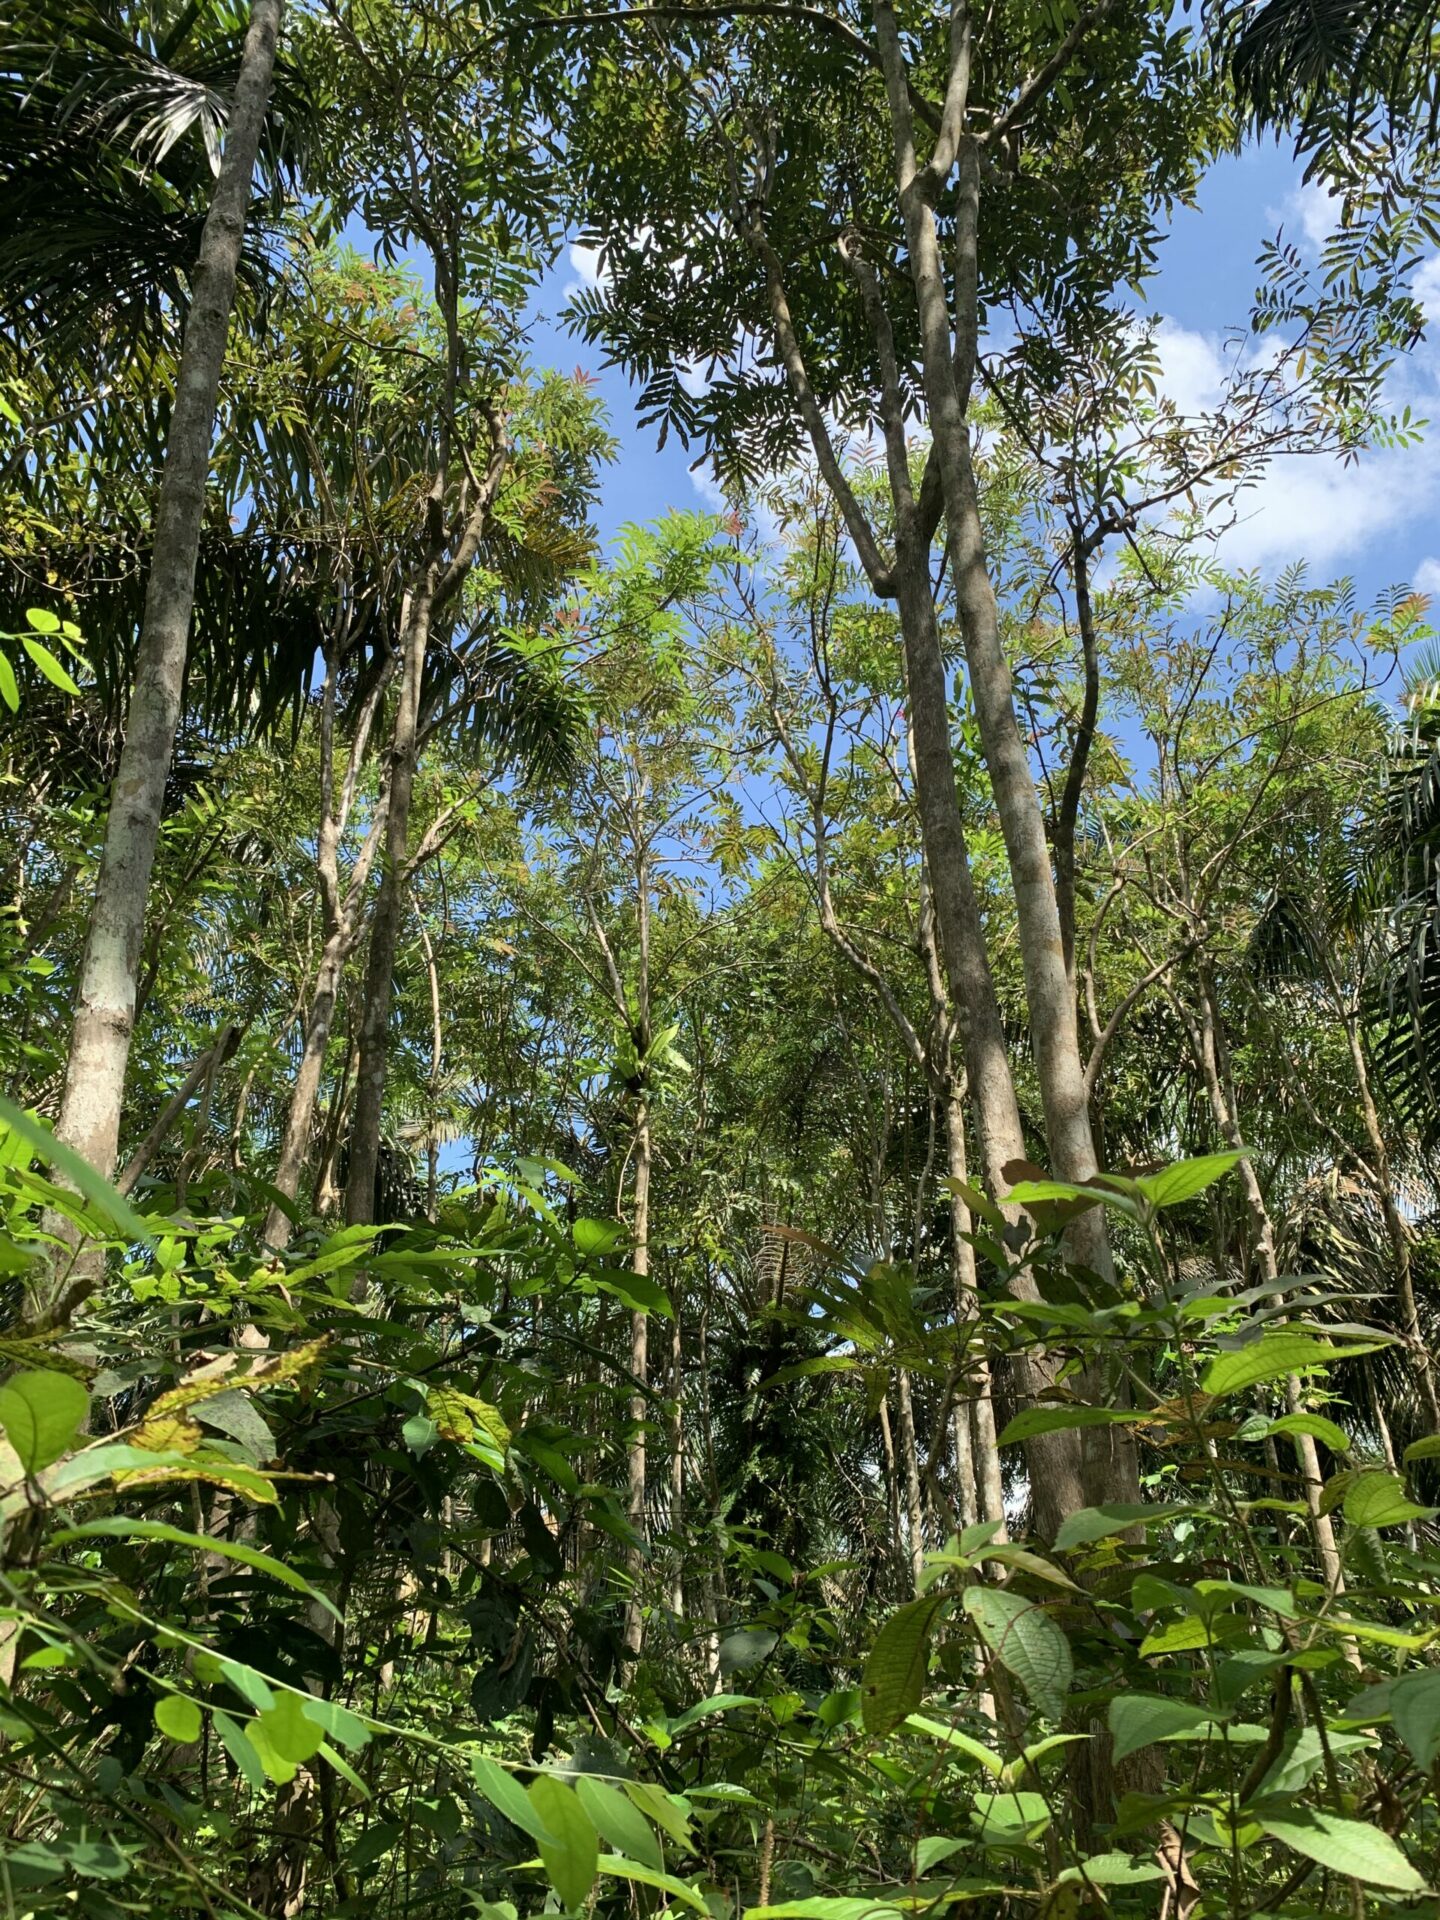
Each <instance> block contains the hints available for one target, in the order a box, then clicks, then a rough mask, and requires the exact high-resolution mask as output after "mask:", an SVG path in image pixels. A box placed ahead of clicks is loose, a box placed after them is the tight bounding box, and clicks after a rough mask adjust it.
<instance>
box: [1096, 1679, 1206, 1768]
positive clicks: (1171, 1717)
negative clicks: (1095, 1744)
mask: <svg viewBox="0 0 1440 1920" xmlns="http://www.w3.org/2000/svg"><path fill="white" fill-rule="evenodd" d="M1109 1723H1110V1735H1111V1739H1112V1741H1113V1742H1114V1748H1113V1751H1114V1757H1115V1758H1116V1759H1117V1760H1123V1759H1124V1758H1125V1757H1126V1755H1127V1754H1131V1753H1138V1752H1139V1750H1140V1749H1141V1747H1148V1746H1151V1745H1152V1744H1153V1743H1154V1742H1155V1741H1157V1740H1169V1739H1171V1738H1173V1736H1174V1735H1176V1734H1183V1733H1194V1732H1195V1731H1196V1730H1197V1729H1198V1728H1200V1727H1209V1726H1212V1725H1213V1724H1214V1720H1213V1716H1212V1715H1211V1714H1210V1713H1208V1712H1207V1711H1206V1709H1205V1708H1204V1707H1196V1706H1192V1705H1191V1704H1190V1702H1189V1701H1188V1700H1167V1699H1164V1698H1162V1697H1161V1696H1160V1695H1159V1694H1153V1693H1117V1694H1116V1695H1115V1697H1114V1699H1113V1700H1112V1701H1111V1702H1110V1712H1109Z"/></svg>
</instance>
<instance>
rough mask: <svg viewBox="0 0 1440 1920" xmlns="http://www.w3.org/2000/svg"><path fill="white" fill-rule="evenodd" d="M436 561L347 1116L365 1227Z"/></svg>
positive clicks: (426, 588)
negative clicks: (352, 1104) (352, 1097)
mask: <svg viewBox="0 0 1440 1920" xmlns="http://www.w3.org/2000/svg"><path fill="white" fill-rule="evenodd" d="M439 568H440V559H439V555H438V554H432V555H431V558H430V560H429V562H428V563H427V565H426V568H425V572H424V575H423V577H422V580H421V583H420V585H419V586H418V587H417V588H416V590H415V592H414V593H413V594H412V596H411V600H410V608H409V618H408V620H407V621H406V623H405V635H404V639H403V640H402V642H401V664H400V688H399V693H398V696H397V701H396V709H395V727H394V731H393V733H392V734H391V737H390V748H389V755H388V758H389V778H388V788H389V794H390V804H389V808H388V810H387V812H386V815H385V860H384V867H383V869H382V871H381V875H380V889H379V892H378V894H377V896H376V900H375V911H374V915H373V917H372V919H371V923H370V955H369V959H368V960H367V962H366V967H365V989H364V998H363V999H362V1001H361V1007H360V1031H359V1035H358V1040H359V1050H360V1065H359V1070H358V1072H357V1074H356V1081H355V1108H354V1112H353V1114H352V1116H351V1120H350V1162H349V1166H348V1168H347V1170H346V1175H345V1222H346V1225H347V1226H352V1227H356V1226H368V1225H369V1224H370V1223H371V1222H372V1221H373V1220H374V1218H375V1183H376V1179H377V1176H378V1174H379V1170H380V1126H381V1120H382V1118H383V1114H384V1108H385V1070H386V1066H387V1064H388V1061H389V1052H390V1002H391V997H392V995H393V992H394V986H395V956H396V953H397V952H398V951H399V947H400V928H401V924H402V922H403V921H404V918H405V883H406V861H407V857H408V855H409V851H410V807H411V802H412V801H413V799H414V796H415V774H416V770H417V767H418V764H419V758H420V683H421V680H422V679H423V677H424V672H425V655H426V652H427V650H428V648H429V645H430V626H431V619H432V616H433V613H434V607H435V597H436V588H437V584H438V577H439Z"/></svg>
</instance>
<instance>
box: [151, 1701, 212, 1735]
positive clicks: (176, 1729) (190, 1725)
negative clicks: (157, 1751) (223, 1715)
mask: <svg viewBox="0 0 1440 1920" xmlns="http://www.w3.org/2000/svg"><path fill="white" fill-rule="evenodd" d="M155 1724H156V1726H157V1727H158V1728H159V1729H160V1731H161V1733H163V1734H164V1735H165V1738H166V1739H167V1740H174V1741H176V1742H177V1743H178V1744H179V1745H180V1746H182V1747H186V1746H189V1744H190V1742H191V1741H192V1740H198V1739H199V1738H200V1734H201V1730H202V1729H203V1727H204V1725H205V1721H204V1717H203V1715H202V1714H201V1712H200V1709H199V1707H198V1706H196V1704H195V1702H194V1701H193V1700H190V1699H187V1698H186V1696H185V1695H184V1694H183V1693H162V1694H161V1696H160V1698H159V1699H158V1700H157V1701H156V1702H155Z"/></svg>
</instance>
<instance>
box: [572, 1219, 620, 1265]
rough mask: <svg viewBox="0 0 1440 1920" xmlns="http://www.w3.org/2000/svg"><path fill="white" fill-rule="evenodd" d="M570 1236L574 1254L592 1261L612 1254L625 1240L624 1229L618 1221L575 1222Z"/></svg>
mask: <svg viewBox="0 0 1440 1920" xmlns="http://www.w3.org/2000/svg"><path fill="white" fill-rule="evenodd" d="M570 1236H571V1238H572V1239H573V1240H574V1242H575V1250H576V1252H577V1253H580V1254H583V1255H584V1257H585V1258H586V1259H587V1260H594V1259H600V1258H602V1257H603V1256H604V1255H605V1254H607V1253H613V1252H614V1251H615V1249H616V1247H618V1246H619V1245H620V1242H621V1241H622V1240H623V1239H624V1238H625V1229H624V1227H623V1226H621V1224H620V1222H619V1221H618V1220H577V1221H576V1222H575V1224H574V1226H573V1227H572V1228H571V1229H570Z"/></svg>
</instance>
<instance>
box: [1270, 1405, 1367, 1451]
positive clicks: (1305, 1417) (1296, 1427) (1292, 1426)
mask: <svg viewBox="0 0 1440 1920" xmlns="http://www.w3.org/2000/svg"><path fill="white" fill-rule="evenodd" d="M1280 1433H1308V1434H1309V1435H1310V1437H1311V1439H1312V1440H1323V1441H1324V1443H1325V1445H1326V1446H1327V1447H1329V1449H1330V1451H1331V1452H1332V1453H1348V1452H1349V1451H1350V1437H1349V1435H1348V1434H1347V1433H1346V1431H1345V1429H1344V1428H1343V1427H1337V1426H1336V1424H1335V1422H1334V1421H1333V1420H1327V1419H1326V1418H1325V1416H1324V1414H1323V1413H1282V1414H1281V1416H1280V1418H1279V1419H1278V1420H1269V1421H1267V1422H1266V1424H1265V1434H1269V1435H1274V1434H1280ZM1265 1434H1261V1435H1257V1436H1256V1437H1257V1438H1259V1439H1263V1438H1265ZM1246 1437H1248V1436H1246Z"/></svg>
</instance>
